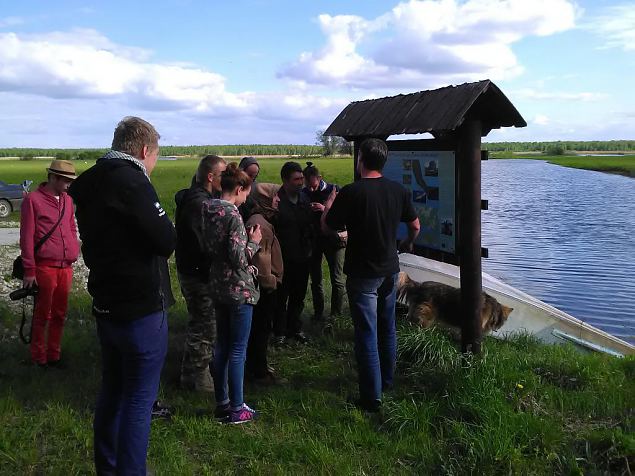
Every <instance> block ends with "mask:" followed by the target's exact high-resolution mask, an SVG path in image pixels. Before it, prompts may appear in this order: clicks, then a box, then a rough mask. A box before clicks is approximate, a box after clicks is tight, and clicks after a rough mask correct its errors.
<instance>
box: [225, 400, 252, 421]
mask: <svg viewBox="0 0 635 476" xmlns="http://www.w3.org/2000/svg"><path fill="white" fill-rule="evenodd" d="M256 419H258V412H257V411H256V410H254V409H252V408H249V407H248V406H247V404H246V403H243V404H242V406H241V407H240V408H239V409H238V410H232V411H230V412H229V418H228V419H227V420H226V423H229V424H231V425H239V424H241V423H247V422H250V421H253V420H256Z"/></svg>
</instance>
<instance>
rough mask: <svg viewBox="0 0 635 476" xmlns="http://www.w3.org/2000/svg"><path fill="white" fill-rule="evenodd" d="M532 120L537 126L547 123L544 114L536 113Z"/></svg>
mask: <svg viewBox="0 0 635 476" xmlns="http://www.w3.org/2000/svg"><path fill="white" fill-rule="evenodd" d="M532 122H533V123H534V124H538V125H539V126H546V125H547V124H549V118H548V117H547V116H545V115H544V114H537V115H536V116H535V117H534V119H533V121H532Z"/></svg>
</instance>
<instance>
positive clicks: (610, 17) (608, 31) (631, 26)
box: [585, 2, 635, 51]
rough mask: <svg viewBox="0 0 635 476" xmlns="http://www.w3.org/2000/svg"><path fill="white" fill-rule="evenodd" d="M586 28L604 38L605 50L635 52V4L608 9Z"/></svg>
mask: <svg viewBox="0 0 635 476" xmlns="http://www.w3.org/2000/svg"><path fill="white" fill-rule="evenodd" d="M585 28H586V29H588V30H589V31H592V32H594V33H595V34H598V35H600V36H601V37H603V38H604V45H603V47H604V48H621V49H623V50H624V51H633V50H635V3H634V2H631V3H626V4H623V5H614V6H612V7H608V8H607V9H606V10H605V13H604V14H603V15H600V16H599V17H597V18H595V19H593V20H592V21H590V22H589V23H587V24H586V25H585Z"/></svg>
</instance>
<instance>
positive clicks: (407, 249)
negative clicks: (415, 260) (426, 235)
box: [399, 240, 414, 253]
mask: <svg viewBox="0 0 635 476" xmlns="http://www.w3.org/2000/svg"><path fill="white" fill-rule="evenodd" d="M413 248H414V246H413V243H412V241H410V240H404V241H402V242H401V244H400V245H399V251H400V252H401V253H412V250H413Z"/></svg>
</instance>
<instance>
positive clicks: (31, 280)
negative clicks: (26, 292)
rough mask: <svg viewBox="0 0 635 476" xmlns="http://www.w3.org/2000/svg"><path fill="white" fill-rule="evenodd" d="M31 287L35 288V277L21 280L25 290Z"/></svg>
mask: <svg viewBox="0 0 635 476" xmlns="http://www.w3.org/2000/svg"><path fill="white" fill-rule="evenodd" d="M33 286H37V279H36V278H35V276H33V277H31V278H27V277H25V278H24V279H23V280H22V287H23V288H25V289H29V288H31V287H33Z"/></svg>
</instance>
